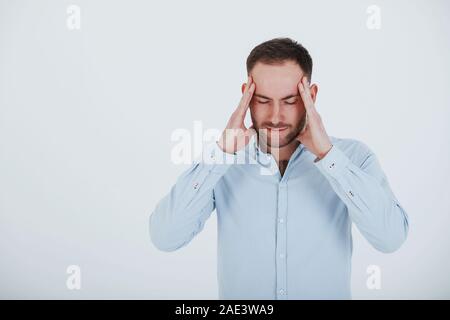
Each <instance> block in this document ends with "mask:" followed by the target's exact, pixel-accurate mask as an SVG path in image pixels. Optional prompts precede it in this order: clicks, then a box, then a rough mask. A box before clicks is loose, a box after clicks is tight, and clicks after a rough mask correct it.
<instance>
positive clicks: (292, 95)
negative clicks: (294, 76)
mask: <svg viewBox="0 0 450 320" xmlns="http://www.w3.org/2000/svg"><path fill="white" fill-rule="evenodd" d="M253 95H254V96H256V97H259V98H262V99H267V100H272V98H269V97H266V96H263V95H262V94H259V93H254V94H253ZM299 96H300V95H299V94H290V95H288V96H286V97H284V98H281V100H287V99H290V98H293V97H299Z"/></svg>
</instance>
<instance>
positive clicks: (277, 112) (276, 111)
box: [270, 103, 281, 126]
mask: <svg viewBox="0 0 450 320" xmlns="http://www.w3.org/2000/svg"><path fill="white" fill-rule="evenodd" d="M271 111H272V112H271V114H270V121H271V122H272V124H273V125H275V126H276V125H278V123H279V122H280V119H281V108H280V105H279V104H278V103H274V104H273V107H272V108H271Z"/></svg>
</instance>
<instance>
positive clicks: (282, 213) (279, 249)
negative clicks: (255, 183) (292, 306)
mask: <svg viewBox="0 0 450 320" xmlns="http://www.w3.org/2000/svg"><path fill="white" fill-rule="evenodd" d="M286 215H287V188H286V183H285V182H281V183H280V184H279V187H278V216H277V221H278V222H279V223H277V238H276V243H277V245H276V273H277V277H276V278H277V299H287V294H286V292H287V265H286V259H285V258H286V248H287V237H286V235H287V229H286V223H285V221H286Z"/></svg>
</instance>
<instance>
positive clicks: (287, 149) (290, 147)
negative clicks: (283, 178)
mask: <svg viewBox="0 0 450 320" xmlns="http://www.w3.org/2000/svg"><path fill="white" fill-rule="evenodd" d="M299 144H300V142H299V141H298V140H293V141H291V143H289V144H287V145H285V146H283V147H280V148H275V147H273V148H272V147H270V146H267V153H270V154H272V156H273V157H274V159H275V160H276V162H277V164H280V162H288V161H289V159H290V158H291V156H292V154H293V153H294V152H295V150H296V149H297V147H298V146H299Z"/></svg>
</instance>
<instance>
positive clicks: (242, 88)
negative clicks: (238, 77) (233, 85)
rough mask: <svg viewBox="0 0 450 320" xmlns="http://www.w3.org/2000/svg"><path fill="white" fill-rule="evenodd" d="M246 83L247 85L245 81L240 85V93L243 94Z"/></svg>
mask: <svg viewBox="0 0 450 320" xmlns="http://www.w3.org/2000/svg"><path fill="white" fill-rule="evenodd" d="M246 85H247V83H245V82H244V83H243V84H242V87H241V91H242V94H244V90H245V87H246Z"/></svg>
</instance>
